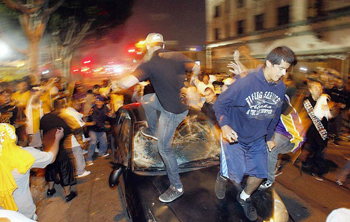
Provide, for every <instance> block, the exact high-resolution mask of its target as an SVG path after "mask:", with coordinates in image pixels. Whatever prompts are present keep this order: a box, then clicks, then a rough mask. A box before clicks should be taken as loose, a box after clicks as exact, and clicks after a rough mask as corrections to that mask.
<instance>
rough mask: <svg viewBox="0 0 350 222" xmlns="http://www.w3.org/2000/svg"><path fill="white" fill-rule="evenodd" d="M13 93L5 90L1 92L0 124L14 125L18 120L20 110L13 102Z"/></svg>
mask: <svg viewBox="0 0 350 222" xmlns="http://www.w3.org/2000/svg"><path fill="white" fill-rule="evenodd" d="M11 96H12V91H11V90H10V89H5V90H3V91H1V92H0V123H9V124H11V125H14V124H15V122H16V119H17V114H18V109H17V107H16V106H15V104H14V103H13V102H12V101H11Z"/></svg>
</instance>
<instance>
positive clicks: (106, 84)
mask: <svg viewBox="0 0 350 222" xmlns="http://www.w3.org/2000/svg"><path fill="white" fill-rule="evenodd" d="M111 87H112V83H111V82H110V81H109V80H108V79H104V80H103V83H102V86H101V87H100V88H99V94H100V95H102V96H104V97H106V98H107V97H108V96H109V94H110V93H111Z"/></svg>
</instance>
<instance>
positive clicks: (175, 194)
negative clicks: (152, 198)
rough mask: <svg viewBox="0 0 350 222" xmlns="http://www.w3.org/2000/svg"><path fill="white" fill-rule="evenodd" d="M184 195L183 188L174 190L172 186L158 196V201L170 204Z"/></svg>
mask: <svg viewBox="0 0 350 222" xmlns="http://www.w3.org/2000/svg"><path fill="white" fill-rule="evenodd" d="M182 194H184V190H183V188H181V189H180V190H179V189H176V188H175V187H174V186H170V187H169V188H168V189H167V190H166V191H165V192H164V193H163V194H162V195H160V196H159V200H160V201H161V202H163V203H170V202H172V201H174V200H176V199H177V198H179V197H180V196H181V195H182Z"/></svg>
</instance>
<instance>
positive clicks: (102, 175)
mask: <svg viewBox="0 0 350 222" xmlns="http://www.w3.org/2000/svg"><path fill="white" fill-rule="evenodd" d="M326 154H327V159H328V160H329V163H330V164H331V166H333V167H331V169H330V171H329V172H328V173H327V174H326V175H325V181H323V182H319V181H317V180H316V179H315V178H314V177H312V176H311V175H309V174H307V173H304V172H301V171H300V166H299V164H300V163H297V164H295V165H292V164H291V163H290V162H288V161H283V164H284V166H283V169H282V172H283V173H282V174H281V175H280V176H278V177H277V178H276V183H275V184H274V186H273V187H274V189H275V190H276V191H277V193H278V194H279V195H280V197H281V198H282V200H283V202H284V204H285V205H286V207H287V209H288V212H289V214H290V221H305V222H320V221H326V218H327V216H328V214H329V213H330V212H331V211H332V210H334V209H337V208H340V207H346V208H350V189H349V188H350V187H349V186H350V179H349V178H348V180H347V183H346V186H343V187H341V186H339V185H337V184H336V183H335V177H336V175H337V173H338V172H339V170H340V168H341V167H342V166H343V165H344V164H345V162H346V159H345V158H347V157H350V143H349V142H341V145H340V146H335V145H334V144H332V143H329V146H328V148H327V149H326ZM110 162H111V158H105V159H103V158H98V159H96V160H95V161H94V165H92V166H89V167H87V168H86V169H87V170H90V171H91V174H90V175H89V176H87V177H84V178H81V179H78V182H77V185H75V186H74V187H73V189H74V190H76V191H77V193H78V196H77V197H76V198H75V199H73V200H72V201H71V202H69V203H66V202H65V200H64V195H63V190H62V188H61V186H58V185H56V190H57V193H56V194H55V195H54V196H53V197H51V198H47V197H46V189H47V185H46V183H45V180H44V177H43V171H38V172H37V173H36V175H34V176H32V179H31V190H32V193H33V197H34V201H35V203H36V205H37V214H38V221H39V222H47V221H49V222H56V221H57V222H73V221H74V222H75V221H79V222H85V221H86V222H108V221H122V222H124V221H127V219H126V211H125V206H124V205H123V204H122V202H123V201H122V199H121V195H120V191H119V189H110V188H109V186H108V177H109V173H110V172H111V165H110ZM336 165H337V166H338V168H337V167H336ZM339 167H340V168H339ZM184 195H186V193H185V194H184Z"/></svg>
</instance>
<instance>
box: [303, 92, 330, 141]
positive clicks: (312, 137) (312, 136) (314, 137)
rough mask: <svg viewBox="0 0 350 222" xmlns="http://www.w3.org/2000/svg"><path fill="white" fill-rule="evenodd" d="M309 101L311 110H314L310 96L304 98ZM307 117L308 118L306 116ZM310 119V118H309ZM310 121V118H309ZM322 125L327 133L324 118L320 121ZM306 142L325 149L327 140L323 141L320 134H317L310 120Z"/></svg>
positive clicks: (313, 103)
mask: <svg viewBox="0 0 350 222" xmlns="http://www.w3.org/2000/svg"><path fill="white" fill-rule="evenodd" d="M306 99H308V100H309V101H310V103H311V105H312V107H313V108H315V105H316V101H315V100H313V99H312V97H311V96H309V97H308V98H306ZM308 117H309V116H308ZM309 118H310V117H309ZM310 120H311V118H310ZM321 122H322V125H323V127H324V128H325V129H326V130H327V132H328V120H327V118H326V117H323V119H322V121H321ZM306 142H307V143H311V144H317V145H318V146H322V147H326V146H327V142H328V140H323V139H322V137H321V135H320V133H319V132H318V130H317V128H316V126H315V125H314V124H313V122H312V120H311V125H310V127H309V129H308V131H307V133H306Z"/></svg>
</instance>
